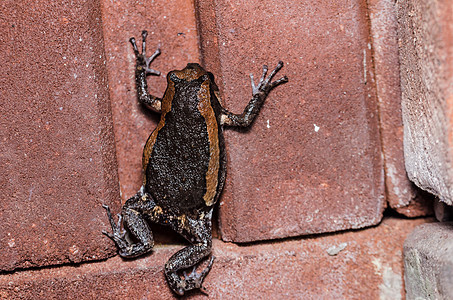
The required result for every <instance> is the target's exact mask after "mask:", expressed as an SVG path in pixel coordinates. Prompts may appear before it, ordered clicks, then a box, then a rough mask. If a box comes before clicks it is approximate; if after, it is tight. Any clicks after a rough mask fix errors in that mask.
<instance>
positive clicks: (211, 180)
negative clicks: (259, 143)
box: [104, 31, 287, 295]
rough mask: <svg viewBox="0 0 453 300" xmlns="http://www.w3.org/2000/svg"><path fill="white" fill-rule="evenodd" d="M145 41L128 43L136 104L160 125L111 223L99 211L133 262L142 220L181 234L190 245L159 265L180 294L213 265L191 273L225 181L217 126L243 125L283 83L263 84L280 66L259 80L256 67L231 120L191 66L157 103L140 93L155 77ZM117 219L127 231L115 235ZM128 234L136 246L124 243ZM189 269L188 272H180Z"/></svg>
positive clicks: (172, 78) (206, 76) (149, 240)
mask: <svg viewBox="0 0 453 300" xmlns="http://www.w3.org/2000/svg"><path fill="white" fill-rule="evenodd" d="M146 36H147V33H146V31H144V32H143V34H142V37H143V45H142V53H139V51H138V49H137V46H136V44H135V39H134V38H132V39H131V42H132V45H133V47H134V52H135V55H136V58H137V65H136V71H135V77H136V84H137V92H138V98H139V101H140V102H141V103H143V104H145V105H147V106H148V107H150V108H151V109H153V110H154V111H156V112H159V113H161V119H160V121H159V123H158V125H157V127H156V129H155V130H154V131H153V132H152V133H151V135H150V137H149V138H148V141H147V142H146V145H145V148H144V151H143V159H142V161H143V170H144V181H143V186H142V188H141V189H140V191H139V192H138V193H137V194H136V195H134V196H133V197H132V198H130V199H129V200H127V201H126V203H125V204H124V206H123V208H122V212H121V215H119V220H118V223H117V224H115V222H114V221H113V217H112V215H111V213H110V209H109V208H108V207H107V206H105V208H106V209H107V214H108V217H109V220H110V223H111V226H112V230H113V233H107V232H104V233H105V234H106V235H107V236H109V237H110V238H111V239H112V240H113V241H115V243H116V245H117V246H118V248H119V254H120V255H121V256H123V257H135V256H138V255H141V254H144V253H146V252H149V251H150V250H151V249H152V247H153V245H154V241H153V235H152V232H151V230H150V227H149V225H148V221H151V222H154V223H158V224H163V225H167V226H170V227H171V228H172V229H173V230H175V231H176V232H178V233H179V234H181V235H182V236H184V237H185V238H186V239H187V240H188V241H189V242H190V243H191V245H190V246H187V247H185V248H184V249H182V250H180V251H178V252H177V253H175V254H174V255H173V256H172V257H171V258H170V259H169V260H168V262H167V263H166V265H165V275H166V277H167V281H168V284H169V286H170V287H171V289H172V290H173V291H174V292H175V293H177V294H179V295H183V294H184V292H185V291H188V290H192V289H196V288H201V287H202V286H201V284H202V282H203V279H204V277H205V276H206V274H207V273H208V272H209V270H210V268H211V266H212V263H213V258H212V257H211V259H210V261H209V263H208V266H207V267H206V268H205V269H204V270H203V271H201V272H197V271H196V269H195V267H196V266H197V265H198V264H199V263H200V262H201V261H202V260H203V259H204V258H205V257H207V256H208V255H209V254H210V253H211V245H212V233H211V220H212V212H213V207H214V204H215V203H216V202H217V200H218V198H219V196H220V193H221V191H222V188H223V185H224V182H225V167H226V166H225V164H226V158H225V157H226V155H225V149H224V148H225V147H224V142H223V126H225V125H227V126H242V127H246V126H249V125H250V124H251V123H252V121H253V119H254V118H255V117H256V115H257V114H258V112H259V110H260V108H261V106H262V104H263V103H264V100H265V99H266V97H267V95H268V94H269V92H270V90H271V89H272V88H274V87H275V86H277V85H279V84H281V83H284V82H287V78H286V77H283V78H281V79H279V80H276V81H274V82H271V80H272V77H273V76H274V75H275V74H276V73H277V72H278V70H279V69H281V68H282V66H283V63H282V62H279V64H278V65H277V67H276V68H275V69H274V70H273V71H272V73H271V74H270V75H269V76H268V77H267V78H266V73H267V66H264V67H263V75H262V77H261V80H260V82H259V85H258V86H255V85H254V83H253V77H252V89H253V97H252V100H250V102H249V104H248V105H247V107H246V108H245V110H244V112H243V113H242V114H239V115H237V114H233V113H230V112H229V111H227V110H226V109H224V108H223V107H222V106H221V104H220V99H219V96H218V88H217V85H216V84H215V82H214V76H213V75H212V74H211V73H209V72H206V71H205V70H204V69H203V68H202V67H201V66H200V65H198V64H188V65H187V66H186V67H185V68H184V69H183V70H179V71H172V72H170V73H169V74H168V75H167V89H166V91H165V94H164V96H163V97H162V98H158V97H155V96H152V95H149V94H148V92H147V90H148V87H147V83H146V76H147V75H148V74H156V75H159V74H160V73H159V72H157V71H154V70H152V69H150V68H149V64H150V63H151V61H152V60H153V59H154V58H155V57H156V56H157V55H158V54H159V53H160V51H159V50H157V51H156V52H155V53H154V54H153V55H152V56H151V57H149V58H148V57H146V46H145V40H146ZM122 220H123V225H124V228H126V229H127V231H126V230H122V229H121V221H122ZM129 234H131V235H132V236H134V238H135V239H136V240H137V242H135V243H134V242H131V239H130V238H129V237H127V235H129ZM190 267H193V271H192V272H191V273H190V274H186V273H185V270H186V269H188V268H190ZM180 271H182V272H183V274H180V273H179V272H180ZM181 275H183V276H181Z"/></svg>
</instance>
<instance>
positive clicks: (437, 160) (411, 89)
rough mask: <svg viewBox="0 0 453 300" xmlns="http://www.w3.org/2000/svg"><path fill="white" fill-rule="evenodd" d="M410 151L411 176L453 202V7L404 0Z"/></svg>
mask: <svg viewBox="0 0 453 300" xmlns="http://www.w3.org/2000/svg"><path fill="white" fill-rule="evenodd" d="M397 10H398V37H399V53H400V62H401V87H402V111H403V122H404V155H405V163H406V170H407V173H408V176H409V178H410V179H411V180H412V181H413V182H414V183H415V184H416V185H417V186H419V187H420V188H422V189H424V190H426V191H429V192H431V193H433V194H434V195H436V196H437V197H439V199H440V200H441V201H444V202H446V203H447V204H450V205H452V204H453V192H452V191H453V173H452V171H451V170H453V165H452V161H453V160H452V158H453V156H452V155H453V151H452V149H453V133H452V132H453V131H452V130H451V128H453V114H452V111H453V86H452V85H451V82H452V78H453V35H452V32H453V6H452V5H451V1H445V0H440V1H434V0H432V1H420V0H416V1H398V2H397Z"/></svg>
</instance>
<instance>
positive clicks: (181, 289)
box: [173, 256, 215, 295]
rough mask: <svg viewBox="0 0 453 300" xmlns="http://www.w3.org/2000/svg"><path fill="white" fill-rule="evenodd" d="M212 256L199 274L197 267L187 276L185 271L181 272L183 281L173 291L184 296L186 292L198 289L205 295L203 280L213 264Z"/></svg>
mask: <svg viewBox="0 0 453 300" xmlns="http://www.w3.org/2000/svg"><path fill="white" fill-rule="evenodd" d="M214 258H215V257H214V256H212V257H211V259H210V260H209V263H208V265H207V266H206V268H204V270H203V271H201V272H200V273H198V272H197V267H196V266H194V267H193V269H192V271H191V272H190V273H189V274H187V273H186V271H183V275H184V279H181V281H180V282H179V283H178V284H177V286H176V287H175V288H174V289H173V290H174V291H175V292H176V293H177V294H178V295H184V293H185V292H186V291H190V290H193V289H200V290H201V291H202V292H204V293H206V291H205V290H204V288H203V285H202V284H203V280H204V278H205V277H206V275H208V273H209V271H210V270H211V268H212V264H213V262H214Z"/></svg>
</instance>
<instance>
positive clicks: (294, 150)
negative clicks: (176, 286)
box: [0, 0, 432, 299]
mask: <svg viewBox="0 0 453 300" xmlns="http://www.w3.org/2000/svg"><path fill="white" fill-rule="evenodd" d="M396 8H397V7H396V6H395V2H394V1H391V0H369V1H359V0H350V1H347V0H341V1H334V2H332V1H311V0H309V1H303V2H302V1H301V2H298V1H289V0H288V1H286V0H283V1H268V0H265V1H235V0H209V1H187V0H178V1H172V2H168V1H161V0H155V1H143V2H135V1H124V2H122V1H104V0H102V1H96V0H91V1H86V2H84V3H76V4H74V3H72V2H69V1H62V2H58V4H49V3H48V2H44V1H38V2H37V3H21V2H17V1H10V0H5V1H2V3H0V12H1V13H0V26H1V29H0V30H1V32H2V34H1V35H0V53H1V54H0V57H1V58H2V62H3V63H2V64H1V66H0V70H1V74H2V76H0V80H1V83H0V95H1V101H2V103H1V109H2V118H1V125H2V130H1V132H0V138H1V139H0V141H1V142H0V150H1V151H0V158H1V164H0V165H1V168H2V169H1V172H0V179H1V182H2V189H1V190H0V195H1V197H2V198H1V199H2V201H1V202H0V207H1V210H0V221H1V222H0V229H1V230H0V247H1V249H2V250H3V252H2V253H3V255H2V256H1V257H0V271H1V273H0V297H2V298H46V299H48V298H62V297H63V298H64V297H67V295H72V296H73V297H74V298H75V297H79V298H94V297H97V298H114V299H115V298H120V299H121V298H131V297H134V298H139V297H140V298H148V299H154V298H168V297H172V294H171V292H170V290H169V289H168V287H167V285H166V282H165V279H164V275H163V272H162V270H163V265H164V263H165V261H166V260H167V259H168V258H169V256H170V255H171V254H172V253H174V252H175V251H176V249H178V248H180V247H181V246H182V244H184V241H182V240H181V239H180V238H178V237H176V236H175V235H174V234H171V233H168V231H167V230H165V229H164V228H160V227H159V228H154V230H155V231H156V232H157V237H156V239H157V243H158V245H157V246H156V249H155V251H154V252H153V254H152V255H148V256H146V257H144V258H138V259H135V260H131V261H124V260H121V259H120V258H118V257H113V256H114V255H115V253H116V249H115V247H114V245H113V243H112V242H111V241H110V240H109V239H108V238H106V237H105V236H103V235H102V234H101V231H102V230H103V229H108V226H109V225H108V220H107V218H106V216H105V212H104V211H103V209H102V207H101V204H108V205H110V206H111V207H112V210H113V211H114V212H119V211H120V206H121V203H122V202H124V201H125V200H126V199H127V198H128V197H130V196H132V195H133V194H134V193H135V192H136V191H137V190H138V189H139V188H140V185H141V181H142V173H141V152H142V149H143V145H144V143H145V141H146V139H147V137H148V135H149V133H150V132H151V130H152V129H153V128H154V127H155V125H156V123H157V121H158V116H157V115H156V114H154V113H152V112H149V111H147V110H146V109H144V108H143V107H142V106H141V105H139V104H138V103H137V101H136V95H135V87H134V64H135V61H134V59H135V57H134V55H133V52H132V49H131V46H130V44H129V43H128V39H129V38H130V37H131V36H139V35H140V32H141V31H142V30H143V29H146V30H148V32H149V37H148V47H149V49H154V48H155V47H157V46H160V48H161V50H162V54H161V55H160V56H159V58H158V59H156V61H155V63H153V68H155V69H157V70H159V71H161V72H162V74H163V76H160V77H156V76H153V77H152V78H150V79H149V85H150V91H151V93H153V94H156V95H161V94H163V92H164V90H165V83H166V80H165V74H166V73H167V72H168V71H170V70H173V69H181V68H183V67H184V66H185V65H186V63H187V62H200V63H202V64H203V65H204V66H205V67H206V68H207V69H208V70H210V71H211V72H213V73H214V75H215V76H216V82H217V84H218V85H219V87H220V90H221V95H222V99H223V104H224V106H225V107H226V108H228V109H229V110H230V111H233V112H240V111H242V109H243V108H244V106H245V105H246V104H247V102H248V101H249V99H250V96H251V88H250V82H249V77H248V76H249V73H253V74H255V77H258V76H259V74H260V72H261V67H262V65H263V64H264V63H266V64H269V66H270V67H272V66H274V65H275V64H276V63H277V61H278V60H283V61H284V62H285V66H284V68H283V70H282V71H281V74H282V75H283V74H286V75H287V76H288V77H289V83H287V84H285V85H284V86H281V87H279V88H277V89H275V90H274V91H273V92H272V93H271V95H270V96H269V98H268V99H267V101H266V103H265V105H264V107H263V109H262V111H261V113H260V115H259V116H258V118H257V119H256V121H255V122H254V124H253V127H252V128H251V129H250V130H246V131H239V130H227V131H226V133H225V138H226V146H227V153H228V165H227V169H228V175H227V181H226V187H225V190H224V192H223V195H222V198H221V201H220V205H219V209H218V211H217V214H216V215H217V217H216V230H215V231H216V232H215V236H216V237H217V238H216V239H215V241H214V245H213V253H214V255H215V256H216V257H217V259H216V262H215V264H214V268H213V270H212V271H211V273H210V274H209V275H208V277H207V279H206V280H205V286H206V288H207V290H208V293H209V295H210V297H211V298H214V299H220V298H260V297H263V298H264V297H274V298H302V299H309V298H322V297H324V298H364V297H370V296H371V297H372V298H382V299H395V298H398V297H403V296H404V287H403V286H404V282H403V270H402V269H403V267H402V265H403V263H402V245H403V241H404V239H405V237H406V235H407V234H409V233H410V232H411V230H412V229H413V228H414V227H415V226H417V225H419V224H421V223H424V222H428V221H430V219H426V218H420V219H407V218H401V217H400V216H401V215H397V214H393V213H391V211H393V210H394V211H396V212H398V213H399V214H402V215H405V216H408V217H415V216H427V215H429V214H430V213H431V211H432V209H431V197H430V196H429V195H428V194H426V193H424V192H422V191H421V190H420V189H418V188H417V187H416V186H415V185H413V184H412V183H411V182H410V181H409V180H408V178H407V176H406V170H405V165H404V156H403V155H404V153H403V131H405V130H406V128H405V127H404V129H403V123H402V120H403V117H404V116H403V115H402V112H401V101H402V99H401V94H402V95H403V101H404V99H405V98H404V97H405V95H406V94H405V87H400V77H401V78H402V79H403V82H405V81H404V78H405V77H404V76H405V75H404V72H402V73H401V76H400V67H399V61H400V58H399V54H398V53H399V52H398V51H399V50H398V46H399V45H398V40H397V24H398V20H402V19H403V18H404V16H405V14H408V13H404V11H403V12H402V13H401V15H399V14H397V9H396ZM403 42H404V38H403ZM401 43H402V42H401V36H400V46H401ZM150 51H151V50H150ZM400 55H401V53H400ZM401 90H402V91H403V92H401ZM403 113H404V110H403ZM405 148H407V146H405ZM406 157H407V156H406ZM406 164H407V161H406ZM422 187H425V186H422ZM387 207H389V210H387V211H388V212H389V214H384V210H385V209H386V208H387ZM389 215H394V216H393V217H389ZM231 242H233V243H231ZM244 243H245V244H244ZM333 252H335V253H336V254H333ZM337 252H338V253H337ZM329 253H330V254H329ZM192 296H193V297H195V298H198V297H200V298H201V297H204V296H203V295H202V294H197V293H194V294H192Z"/></svg>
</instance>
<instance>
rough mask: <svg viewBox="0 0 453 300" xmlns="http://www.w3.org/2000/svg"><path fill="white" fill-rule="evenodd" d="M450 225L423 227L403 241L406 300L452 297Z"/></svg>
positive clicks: (452, 231) (452, 229) (452, 239)
mask: <svg viewBox="0 0 453 300" xmlns="http://www.w3.org/2000/svg"><path fill="white" fill-rule="evenodd" d="M451 253H453V223H451V222H449V223H432V224H423V225H420V226H419V227H417V228H415V230H414V231H413V232H412V233H411V234H410V235H409V236H408V237H407V239H406V241H405V242H404V278H405V285H406V293H407V299H408V300H411V299H452V298H453V258H452V255H451Z"/></svg>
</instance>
